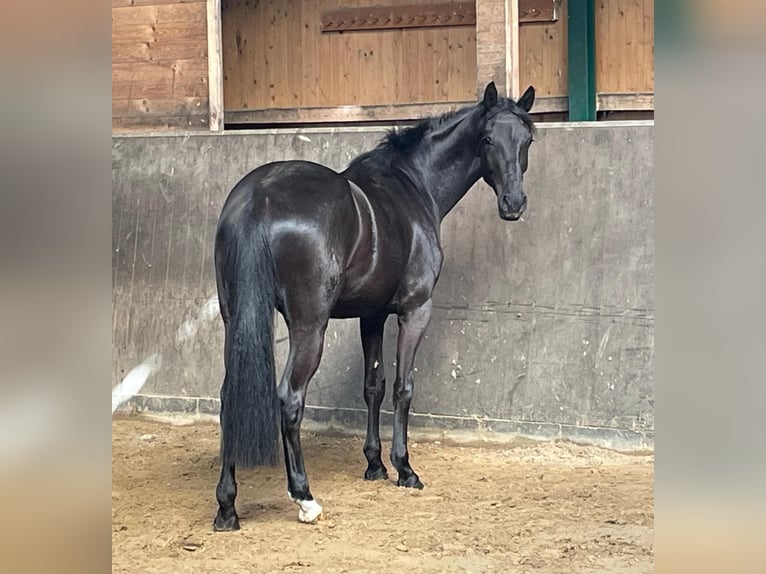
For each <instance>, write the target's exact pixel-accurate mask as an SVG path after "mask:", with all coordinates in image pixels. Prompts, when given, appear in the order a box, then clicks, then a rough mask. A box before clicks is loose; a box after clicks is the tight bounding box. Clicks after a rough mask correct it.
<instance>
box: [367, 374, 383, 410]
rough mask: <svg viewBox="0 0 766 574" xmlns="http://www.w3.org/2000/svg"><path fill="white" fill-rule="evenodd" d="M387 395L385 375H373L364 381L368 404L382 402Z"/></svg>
mask: <svg viewBox="0 0 766 574" xmlns="http://www.w3.org/2000/svg"><path fill="white" fill-rule="evenodd" d="M385 395H386V380H385V379H384V378H383V377H374V376H373V377H371V378H368V379H367V380H365V381H364V400H365V402H366V403H367V406H370V405H371V404H380V402H381V401H382V400H383V397H384V396H385Z"/></svg>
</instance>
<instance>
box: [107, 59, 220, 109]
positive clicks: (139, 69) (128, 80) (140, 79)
mask: <svg viewBox="0 0 766 574" xmlns="http://www.w3.org/2000/svg"><path fill="white" fill-rule="evenodd" d="M207 75H208V70H207V62H206V61H204V60H202V61H201V60H177V61H176V62H172V63H155V62H139V63H129V64H113V65H112V99H113V100H120V99H139V98H149V99H152V98H160V99H165V98H172V97H174V96H178V97H201V96H207V95H208V87H207Z"/></svg>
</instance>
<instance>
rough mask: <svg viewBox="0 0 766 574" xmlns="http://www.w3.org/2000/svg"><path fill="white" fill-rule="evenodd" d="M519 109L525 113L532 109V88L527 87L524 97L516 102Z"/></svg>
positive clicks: (533, 101)
mask: <svg viewBox="0 0 766 574" xmlns="http://www.w3.org/2000/svg"><path fill="white" fill-rule="evenodd" d="M516 103H517V104H518V105H519V107H520V108H521V109H522V110H524V111H525V112H528V111H529V110H531V109H532V104H534V103H535V88H534V86H529V87H528V88H527V91H526V92H524V95H523V96H521V97H520V98H519V101H518V102H516Z"/></svg>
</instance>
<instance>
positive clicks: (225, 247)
mask: <svg viewBox="0 0 766 574" xmlns="http://www.w3.org/2000/svg"><path fill="white" fill-rule="evenodd" d="M215 260H216V261H215V263H216V281H217V283H218V298H219V301H220V305H221V315H222V317H223V320H224V326H225V331H226V342H225V348H224V365H225V368H226V375H225V377H224V381H223V387H222V388H221V438H222V444H221V456H222V459H223V462H224V464H226V463H234V464H236V465H237V466H240V467H243V468H252V467H254V466H259V465H267V464H269V465H273V464H275V463H276V459H277V441H278V439H279V430H278V427H277V414H278V412H279V409H278V401H277V393H276V381H275V374H274V302H275V282H276V281H275V276H274V261H273V258H272V254H271V250H270V248H269V245H268V243H267V241H266V237H265V234H264V231H263V229H262V228H261V226H260V225H248V226H244V225H238V226H232V225H231V224H227V222H226V221H222V223H221V224H219V227H218V231H217V233H216V247H215Z"/></svg>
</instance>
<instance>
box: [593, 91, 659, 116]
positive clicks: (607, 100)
mask: <svg viewBox="0 0 766 574" xmlns="http://www.w3.org/2000/svg"><path fill="white" fill-rule="evenodd" d="M596 107H597V109H598V111H600V112H616V111H630V112H639V111H653V110H654V94H598V95H597V96H596Z"/></svg>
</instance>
